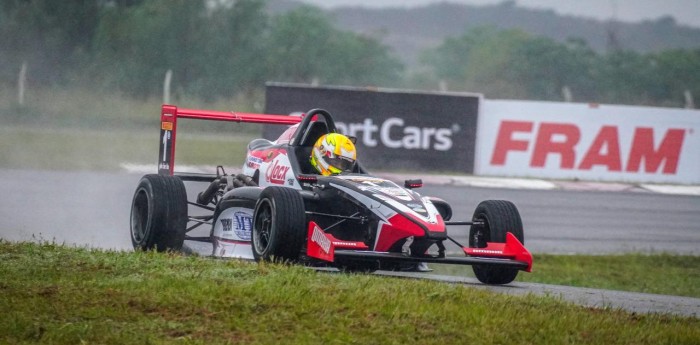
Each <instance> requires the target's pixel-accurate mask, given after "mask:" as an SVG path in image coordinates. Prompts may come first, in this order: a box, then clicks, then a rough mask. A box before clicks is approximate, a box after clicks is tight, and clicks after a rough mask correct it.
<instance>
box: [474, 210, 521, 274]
mask: <svg viewBox="0 0 700 345" xmlns="http://www.w3.org/2000/svg"><path fill="white" fill-rule="evenodd" d="M472 220H473V221H475V222H477V221H478V222H483V223H484V225H472V226H471V229H470V230H469V247H471V248H483V247H486V242H499V243H504V242H505V241H506V233H508V232H510V233H512V234H513V235H515V237H516V238H517V239H518V240H519V241H520V242H521V243H523V244H525V237H524V232H523V222H522V220H521V219H520V213H519V212H518V209H517V208H516V207H515V205H514V204H513V203H512V202H510V201H505V200H486V201H482V202H481V203H480V204H479V206H477V207H476V210H474V216H473V217H472ZM472 268H473V270H474V275H476V279H479V281H480V282H482V283H484V284H508V283H510V282H512V281H513V280H515V277H516V276H517V275H518V270H517V269H514V268H507V267H498V266H491V265H474V266H472Z"/></svg>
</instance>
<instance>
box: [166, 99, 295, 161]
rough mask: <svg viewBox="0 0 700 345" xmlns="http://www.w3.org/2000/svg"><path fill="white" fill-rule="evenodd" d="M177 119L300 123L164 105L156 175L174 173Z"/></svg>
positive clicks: (291, 118) (283, 117)
mask: <svg viewBox="0 0 700 345" xmlns="http://www.w3.org/2000/svg"><path fill="white" fill-rule="evenodd" d="M178 119H196V120H210V121H227V122H246V123H266V124H274V125H294V124H297V123H299V122H301V117H298V116H288V115H269V114H254V113H238V112H224V111H213V110H197V109H184V108H178V107H176V106H174V105H168V104H164V105H163V107H162V108H161V112H160V142H159V145H160V149H159V150H158V174H160V175H173V174H174V172H175V138H176V136H177V120H178Z"/></svg>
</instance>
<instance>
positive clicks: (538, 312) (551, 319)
mask: <svg viewBox="0 0 700 345" xmlns="http://www.w3.org/2000/svg"><path fill="white" fill-rule="evenodd" d="M0 260H1V261H2V263H3V265H1V266H0V293H1V295H2V298H0V315H2V317H0V343H12V344H22V343H26V344H28V343H55V344H64V343H65V344H75V343H82V342H86V343H100V344H160V343H168V344H170V343H185V344H205V343H206V344H225V343H270V344H273V343H274V344H281V343H284V344H307V343H337V344H406V343H416V344H455V343H459V344H469V343H501V344H506V343H507V344H514V343H547V344H571V343H576V344H630V343H635V344H697V342H698V340H700V320H698V319H695V318H682V317H674V316H665V315H636V314H630V313H626V312H622V311H614V310H600V309H590V308H584V307H579V306H573V305H570V304H567V303H564V302H561V301H558V300H556V299H552V298H545V297H536V296H525V297H523V296H520V297H516V296H505V295H500V294H496V293H491V292H487V291H481V290H477V289H472V288H468V287H464V286H460V285H450V284H444V283H438V282H431V281H414V280H400V279H396V278H388V277H378V276H370V275H350V274H328V273H321V272H316V271H313V270H309V269H305V268H303V267H297V266H292V267H288V266H279V265H267V264H264V265H257V264H254V263H248V262H237V261H220V260H210V259H204V258H198V257H184V256H180V255H173V254H158V253H152V252H149V253H127V252H119V253H116V252H100V251H88V250H84V249H73V248H65V247H62V246H56V245H50V244H45V245H37V244H27V243H24V244H10V243H7V242H1V241H0Z"/></svg>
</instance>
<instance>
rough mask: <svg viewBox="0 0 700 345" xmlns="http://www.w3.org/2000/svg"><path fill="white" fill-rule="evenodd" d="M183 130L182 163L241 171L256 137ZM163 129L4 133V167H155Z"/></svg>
mask: <svg viewBox="0 0 700 345" xmlns="http://www.w3.org/2000/svg"><path fill="white" fill-rule="evenodd" d="M193 132H194V133H188V132H186V131H184V130H183V131H182V132H181V133H182V134H181V135H179V136H178V141H177V158H176V159H177V164H178V165H183V164H194V165H203V164H208V165H219V164H222V165H227V164H229V165H230V164H235V166H240V165H242V164H243V162H244V161H245V147H246V144H247V143H248V142H249V141H250V140H251V139H253V138H254V137H255V134H254V133H250V134H248V133H231V134H214V135H211V134H204V133H201V132H196V131H193ZM158 135H159V132H158V127H157V125H156V127H154V129H153V130H152V131H144V130H131V131H128V130H123V129H122V130H115V131H107V130H95V129H84V130H78V129H38V128H33V127H2V128H0V167H3V168H20V169H61V170H118V169H120V166H121V164H122V163H140V164H153V165H155V164H156V161H157V159H158V149H159V146H158V145H159V138H158Z"/></svg>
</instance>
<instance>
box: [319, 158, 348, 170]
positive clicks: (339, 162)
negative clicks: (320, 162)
mask: <svg viewBox="0 0 700 345" xmlns="http://www.w3.org/2000/svg"><path fill="white" fill-rule="evenodd" d="M326 161H327V162H328V163H329V164H330V165H332V166H334V167H336V168H338V169H340V170H342V171H350V170H352V168H353V167H354V166H355V160H353V159H351V158H347V157H342V156H341V157H334V158H326Z"/></svg>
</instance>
